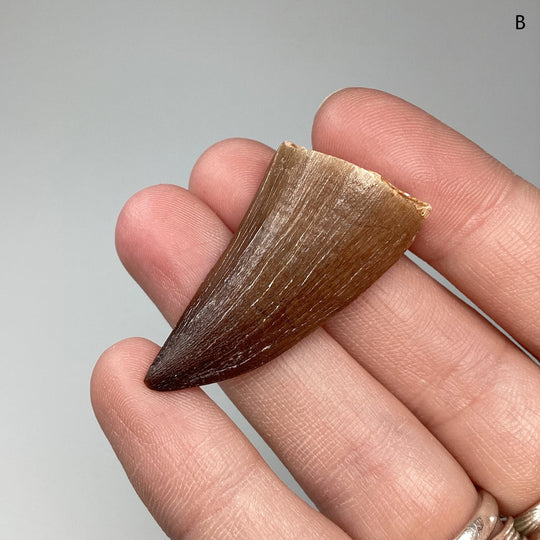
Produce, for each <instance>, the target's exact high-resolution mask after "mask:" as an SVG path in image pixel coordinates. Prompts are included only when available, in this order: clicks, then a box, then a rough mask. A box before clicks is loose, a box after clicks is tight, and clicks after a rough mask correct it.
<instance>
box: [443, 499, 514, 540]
mask: <svg viewBox="0 0 540 540" xmlns="http://www.w3.org/2000/svg"><path fill="white" fill-rule="evenodd" d="M498 522H499V508H498V506H497V501H496V500H495V498H494V497H493V495H490V494H489V493H488V492H487V491H483V490H481V491H479V492H478V502H477V503H476V508H475V509H474V514H473V517H472V519H471V521H470V522H469V524H468V525H467V526H466V527H465V528H464V529H463V530H462V531H461V532H460V533H459V534H458V535H457V536H456V537H455V538H454V540H488V538H489V537H490V536H491V533H492V532H493V530H494V529H495V527H496V525H497V523H498ZM505 540H506V538H505Z"/></svg>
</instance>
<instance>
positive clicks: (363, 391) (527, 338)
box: [92, 88, 540, 539]
mask: <svg viewBox="0 0 540 540" xmlns="http://www.w3.org/2000/svg"><path fill="white" fill-rule="evenodd" d="M312 140H313V147H314V149H315V150H319V151H322V152H325V153H328V154H333V155H336V156H338V157H342V158H344V159H346V160H348V161H351V162H353V163H357V164H359V165H361V166H362V167H364V168H367V169H371V170H374V171H377V172H379V173H381V174H382V175H383V177H385V178H387V179H388V180H389V181H391V182H392V183H393V184H395V185H396V186H397V187H399V188H400V189H402V190H404V191H406V192H408V193H411V194H413V195H414V196H415V197H418V198H419V199H421V200H424V201H428V202H429V203H430V204H431V205H432V207H433V211H432V214H431V216H430V217H429V218H428V220H427V221H426V222H425V224H424V225H423V227H422V230H421V232H420V234H419V235H418V237H417V238H416V240H415V242H414V244H413V246H412V251H413V252H414V253H416V254H417V255H419V256H420V257H421V258H423V259H425V260H426V261H427V262H428V263H429V264H431V265H432V266H433V267H435V268H436V269H437V270H438V271H439V272H440V273H441V274H443V275H444V276H445V277H446V278H447V279H449V280H450V281H451V282H452V283H454V284H455V285H456V286H457V287H458V288H459V289H461V290H462V291H463V292H464V293H465V294H466V295H468V296H469V297H470V298H471V299H472V300H473V301H474V302H475V303H476V304H477V305H478V306H479V307H480V308H481V309H482V310H483V311H484V312H485V313H487V314H488V315H489V316H490V317H491V318H493V319H494V320H495V321H497V323H498V324H500V325H501V326H502V327H503V328H505V330H507V331H508V332H509V333H510V334H511V335H512V336H513V337H514V338H515V339H516V340H517V341H518V342H519V343H521V344H522V345H523V346H524V347H525V348H526V349H527V350H529V351H530V352H531V353H532V354H533V355H535V356H536V357H538V356H539V355H540V192H539V190H537V189H536V188H535V187H534V186H532V185H531V184H529V183H527V182H526V181H525V180H523V179H522V178H520V177H518V176H516V175H515V174H513V173H512V172H511V171H510V170H508V169H507V168H506V167H505V166H504V165H502V164H501V163H499V162H498V161H496V160H495V159H494V158H492V157H491V156H489V155H487V154H486V153H485V152H484V151H483V150H482V149H480V148H479V147H478V146H476V145H475V144H474V143H472V142H471V141H469V140H467V139H466V138H465V137H463V136H462V135H460V134H458V133H456V132H455V131H453V130H452V129H450V128H449V127H447V126H445V125H443V124H442V123H440V122H439V121H438V120H436V119H434V118H433V117H431V116H429V115H428V114H427V113H425V112H423V111H421V110H420V109H418V108H416V107H414V106H413V105H411V104H409V103H406V102H405V101H403V100H401V99H398V98H396V97H394V96H391V95H389V94H385V93H383V92H378V91H375V90H368V89H360V88H356V89H346V90H341V91H340V92H337V93H335V94H333V95H332V96H330V97H329V98H328V99H327V100H326V101H325V102H324V103H323V105H322V106H321V108H320V109H319V110H318V112H317V114H316V116H315V121H314V124H313V133H312ZM272 154H273V150H272V149H271V148H268V147H267V146H265V145H263V144H261V143H259V142H256V141H251V140H246V139H234V140H226V141H223V142H220V143H218V144H216V145H214V146H212V147H211V148H210V149H208V150H207V151H206V152H205V153H204V154H203V155H202V156H201V158H200V159H199V160H198V161H197V163H196V164H195V167H194V169H193V171H192V174H191V178H190V186H189V190H184V189H182V188H180V187H177V186H172V185H160V186H154V187H151V188H148V189H145V190H143V191H141V192H139V193H137V194H136V195H134V196H133V197H132V198H131V199H130V200H129V201H128V203H127V204H126V206H125V207H124V209H123V210H122V213H121V215H120V217H119V220H118V225H117V231H116V243H117V249H118V253H119V255H120V258H121V260H122V262H123V263H124V265H125V266H126V268H127V269H128V271H129V272H130V273H131V275H132V276H133V277H134V278H135V280H136V281H137V282H138V283H139V284H140V285H141V287H142V288H143V289H144V290H145V291H146V292H147V294H148V295H149V296H150V298H151V299H152V300H153V301H154V302H155V304H156V305H157V306H158V308H159V309H160V310H161V311H162V313H163V314H164V316H165V317H166V318H167V320H168V321H169V322H170V323H171V325H173V324H174V323H175V322H176V321H177V319H178V317H179V315H180V314H181V313H182V311H183V310H184V308H185V307H186V305H187V303H188V301H189V300H190V298H191V297H192V296H193V294H194V293H195V291H196V289H197V287H198V285H199V284H200V283H201V281H202V280H203V279H204V277H205V275H206V274H207V273H208V271H209V270H210V269H211V267H212V266H213V265H214V263H215V262H216V260H217V259H218V257H219V255H220V254H221V253H222V251H223V250H224V249H225V247H226V246H227V244H228V242H229V240H230V238H231V236H232V231H234V230H235V229H236V228H237V227H238V225H239V222H240V220H241V218H242V216H243V215H244V213H245V211H246V209H247V207H248V206H249V203H250V201H251V199H252V198H253V195H254V193H255V191H256V189H257V186H258V183H259V182H260V181H261V179H262V176H263V174H264V171H265V169H266V167H267V165H268V163H269V161H270V159H271V157H272ZM158 350H159V347H158V345H156V344H153V343H151V342H149V341H147V340H144V339H139V338H132V339H127V340H124V341H122V342H120V343H118V344H116V345H114V346H113V347H111V348H110V349H108V350H107V351H106V352H105V353H104V354H103V355H102V356H101V358H100V359H99V362H98V364H97V366H96V368H95V371H94V374H93V378H92V402H93V406H94V409H95V412H96V415H97V418H98V420H99V422H100V424H101V426H102V428H103V430H104V432H105V434H106V435H107V437H108V438H109V441H110V442H111V444H112V446H113V448H114V450H115V452H116V453H117V455H118V457H119V459H120V461H121V462H122V465H123V466H124V468H125V470H126V472H127V474H128V476H129V478H130V480H131V482H132V483H133V486H134V487H135V489H136V490H137V493H138V494H139V496H140V497H141V499H142V500H143V501H144V503H145V504H146V505H147V506H148V508H149V510H150V512H151V513H152V514H153V516H154V517H155V519H156V520H157V521H158V523H159V524H160V526H161V527H162V528H163V530H164V531H165V532H166V534H167V535H169V536H170V537H171V538H175V539H179V538H186V539H188V538H189V539H203V538H204V539H206V538H212V539H220V538H254V539H260V538H295V539H300V538H306V539H314V538H332V539H333V538H355V539H356V538H358V539H371V538H377V539H398V538H399V539H418V538H433V539H451V538H453V537H454V536H455V535H456V534H457V533H458V532H459V531H460V530H461V529H462V528H463V527H464V526H465V525H466V523H467V522H468V520H469V519H470V517H471V514H472V512H473V510H474V507H475V504H476V500H477V486H479V487H481V488H483V489H486V490H487V491H489V492H491V493H492V494H493V495H494V496H495V498H496V499H497V501H498V503H499V507H500V508H501V511H502V512H503V513H505V514H508V515H516V514H518V513H520V512H522V511H524V510H525V509H527V508H528V507H530V506H531V505H533V504H535V503H536V502H538V501H539V500H540V368H538V366H537V365H535V364H534V363H533V362H532V361H531V360H530V359H529V358H528V357H527V356H526V355H525V354H524V353H523V352H521V351H520V350H519V348H517V347H516V346H515V345H513V344H512V343H511V342H510V341H509V340H508V339H507V338H505V337H504V336H503V335H502V334H501V333H500V332H499V331H498V330H496V329H495V328H494V327H493V326H491V325H490V324H489V323H487V322H486V321H485V320H484V319H483V318H482V317H481V316H480V315H478V314H477V313H476V312H475V311H473V310H472V309H471V308H469V307H467V306H466V305H465V304H463V303H462V302H461V301H460V300H458V299H457V298H456V297H454V296H453V295H451V294H450V293H449V292H447V291H446V289H444V288H443V287H442V286H441V285H440V284H438V283H437V282H436V281H434V280H433V278H431V277H430V276H429V275H428V274H426V273H424V272H423V271H422V270H420V269H419V268H418V267H417V266H415V265H414V264H413V263H412V262H411V261H409V260H408V259H406V258H402V259H401V260H400V261H399V262H398V263H397V264H396V265H395V266H394V267H392V268H391V269H390V270H389V271H388V272H387V273H386V274H385V275H384V276H383V277H382V278H381V279H380V280H379V281H377V282H376V283H375V285H373V286H372V287H371V288H370V289H369V290H368V291H366V292H365V293H364V294H363V295H362V296H361V297H360V298H358V299H357V300H356V301H355V302H353V304H351V305H350V306H349V307H347V308H346V309H345V310H344V311H342V312H341V313H339V314H338V315H337V316H335V317H334V318H333V319H332V320H331V321H330V322H329V323H328V324H327V325H325V327H324V328H321V329H319V330H317V331H316V332H315V333H314V334H312V335H311V336H309V337H308V338H306V339H304V340H303V341H302V342H301V343H300V344H298V345H297V346H296V347H294V348H293V349H291V350H290V351H289V352H287V353H286V354H284V355H283V356H281V357H280V358H278V359H276V360H274V361H272V362H270V363H269V364H267V365H266V366H263V367H262V368H260V369H257V370H255V371H253V372H250V373H247V374H245V375H243V376H241V377H238V378H235V379H231V380H229V381H226V382H224V383H223V384H222V387H223V389H224V390H225V392H226V393H227V394H228V395H229V396H230V398H231V399H232V401H233V402H234V403H235V404H236V405H237V407H238V408H239V409H240V411H241V412H242V413H243V414H244V415H245V416H246V418H247V419H248V420H249V421H250V422H251V423H252V425H253V426H254V427H255V428H256V429H257V430H258V432H259V433H260V434H261V435H262V437H263V438H264V439H265V440H266V441H267V442H268V444H269V445H270V446H271V447H272V448H273V449H274V451H275V452H276V454H277V455H278V456H279V457H280V458H281V460H282V461H283V462H284V464H285V465H286V466H287V467H288V469H289V470H290V471H291V472H292V474H293V475H294V476H295V478H296V479H297V480H298V482H299V483H300V485H301V486H302V487H303V488H304V490H305V491H306V493H307V494H308V495H309V496H310V498H311V500H312V501H313V502H314V503H315V504H316V505H317V507H318V509H319V510H320V511H316V510H314V509H313V508H312V507H310V506H308V505H307V504H306V503H305V502H303V501H302V500H301V499H300V498H299V497H298V496H297V495H295V494H294V493H293V492H292V491H290V490H289V489H288V488H287V486H286V485H285V484H283V483H282V482H281V481H280V480H279V479H278V478H277V476H276V475H275V474H274V473H273V472H272V471H271V470H270V468H269V467H268V465H267V464H266V463H265V462H264V460H263V459H262V458H261V457H260V455H259V454H258V453H257V451H256V450H255V449H254V448H253V446H252V445H251V443H250V442H249V441H248V440H247V439H246V437H245V436H244V435H243V434H242V433H241V432H240V430H239V429H238V428H237V427H236V426H235V424H234V423H233V422H232V421H231V420H229V418H228V417H227V416H226V415H225V414H224V413H223V412H222V411H221V410H220V409H219V408H218V407H217V405H215V404H214V403H213V402H212V401H211V400H210V399H209V398H208V397H207V396H206V394H205V393H204V392H203V391H202V390H201V389H199V388H192V389H187V390H181V391H177V392H170V393H159V392H155V391H151V390H149V389H148V388H146V387H145V386H144V384H143V378H144V375H145V373H146V370H147V369H148V367H149V365H150V364H151V363H152V360H153V358H154V356H155V355H156V353H157V351H158Z"/></svg>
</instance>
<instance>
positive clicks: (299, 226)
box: [145, 142, 431, 390]
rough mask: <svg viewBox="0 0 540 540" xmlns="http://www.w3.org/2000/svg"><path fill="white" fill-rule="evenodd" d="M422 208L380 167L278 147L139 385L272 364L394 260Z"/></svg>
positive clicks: (181, 383)
mask: <svg viewBox="0 0 540 540" xmlns="http://www.w3.org/2000/svg"><path fill="white" fill-rule="evenodd" d="M430 209H431V207H430V206H429V204H426V203H423V202H421V201H419V200H417V199H415V198H413V197H411V196H409V195H408V194H406V193H404V192H402V191H400V190H398V189H396V188H395V187H393V186H392V185H391V184H389V183H388V182H387V181H386V180H384V179H382V178H381V176H380V175H378V174H377V173H374V172H371V171H367V170H364V169H362V168H360V167H358V166H356V165H353V164H352V163H348V162H347V161H344V160H342V159H339V158H336V157H333V156H328V155H326V154H322V153H320V152H315V151H313V150H308V149H306V148H302V147H299V146H296V145H294V144H292V143H290V142H284V143H282V144H281V145H280V147H279V148H278V150H277V152H276V154H275V156H274V159H273V161H272V163H271V164H270V166H269V168H268V170H267V172H266V175H265V177H264V180H263V182H262V184H261V186H260V188H259V190H258V192H257V194H256V196H255V198H254V200H253V202H252V204H251V206H250V208H249V210H248V212H247V213H246V215H245V217H244V219H243V221H242V223H241V225H240V228H239V229H238V231H237V233H236V234H235V235H234V237H233V239H232V241H231V243H230V244H229V246H228V248H227V249H226V251H225V252H224V253H223V255H222V256H221V258H220V259H219V261H218V262H217V263H216V265H215V266H214V268H213V269H212V270H211V272H210V273H209V274H208V276H207V277H206V279H205V280H204V282H203V283H202V285H201V286H200V288H199V290H198V291H197V293H196V294H195V297H194V298H193V300H192V301H191V302H190V304H189V305H188V307H187V308H186V310H185V311H184V313H183V315H182V316H181V317H180V320H179V321H178V324H177V325H176V327H175V328H174V330H173V331H172V333H171V334H170V336H169V337H168V339H167V340H166V342H165V344H164V345H163V347H162V349H161V350H160V352H159V353H158V355H157V357H156V359H155V360H154V362H153V364H152V365H151V366H150V369H149V370H148V373H147V375H146V379H145V383H146V384H147V386H149V387H150V388H153V389H155V390H178V389H181V388H187V387H191V386H200V385H203V384H208V383H212V382H217V381H221V380H224V379H227V378H230V377H234V376H236V375H239V374H241V373H244V372H246V371H248V370H251V369H254V368H256V367H258V366H260V365H262V364H264V363H266V362H268V361H269V360H272V359H273V358H275V357H276V356H278V355H279V354H281V353H282V352H284V351H286V350H287V349H289V348H290V347H292V346H293V345H295V344H296V343H297V342H298V341H300V340H301V339H302V338H303V337H305V336H306V335H307V334H309V333H310V332H311V331H313V330H314V329H315V328H317V327H318V326H319V325H320V324H322V323H323V322H324V321H326V320H327V319H328V318H329V317H331V316H332V315H333V314H334V313H336V311H338V310H340V309H341V308H343V307H345V306H346V305H347V304H349V303H350V302H351V301H352V300H354V299H355V298H356V297H357V296H358V295H359V294H360V293H361V292H363V291H364V290H365V289H367V288H368V287H369V286H370V285H371V284H372V283H373V282H374V281H375V280H376V279H377V278H379V277H380V276H381V275H382V274H383V273H384V272H385V271H386V270H387V269H388V268H389V267H390V266H391V265H392V264H394V263H395V262H396V261H397V260H398V259H399V258H400V257H401V255H402V254H403V253H404V252H405V250H406V249H407V248H408V247H409V246H410V245H411V243H412V241H413V240H414V237H415V235H416V233H417V232H418V229H419V228H420V225H421V224H422V222H423V220H424V218H426V217H427V215H428V214H429V212H430Z"/></svg>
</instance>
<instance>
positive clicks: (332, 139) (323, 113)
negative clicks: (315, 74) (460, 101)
mask: <svg viewBox="0 0 540 540" xmlns="http://www.w3.org/2000/svg"><path fill="white" fill-rule="evenodd" d="M403 107H412V105H411V104H409V103H407V102H406V101H404V100H403V99H401V98H399V97H397V96H394V95H393V94H390V93H388V92H384V91H383V90H378V89H376V88H363V87H349V88H343V89H341V90H338V91H336V92H334V93H333V94H330V95H329V96H328V97H327V98H326V99H325V100H324V101H323V102H322V103H321V105H320V107H319V109H318V110H317V112H316V114H315V118H314V121H313V128H312V144H313V148H314V149H315V150H319V151H321V152H325V153H328V154H331V155H336V156H338V157H341V158H343V159H347V160H348V161H352V162H354V163H357V164H358V165H361V166H364V164H362V163H358V152H357V151H356V152H352V151H351V147H353V146H354V144H351V141H350V140H349V139H348V135H349V133H350V131H351V126H354V125H356V126H361V125H364V124H366V125H369V124H370V123H372V122H375V123H377V122H378V121H384V119H385V118H391V117H393V116H394V115H395V114H396V113H399V112H400V109H402V108H403ZM389 115H390V116H389Z"/></svg>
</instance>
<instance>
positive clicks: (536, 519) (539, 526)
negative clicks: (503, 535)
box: [514, 502, 540, 536]
mask: <svg viewBox="0 0 540 540" xmlns="http://www.w3.org/2000/svg"><path fill="white" fill-rule="evenodd" d="M514 526H515V528H516V530H517V531H519V532H520V533H521V534H523V535H525V536H529V535H531V534H533V533H537V534H538V533H540V502H538V503H537V504H535V505H533V506H531V507H530V508H529V509H528V510H525V512H523V513H521V514H519V516H516V517H515V518H514Z"/></svg>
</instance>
